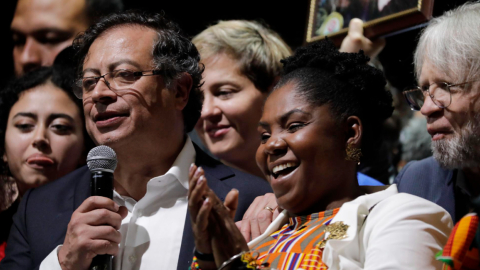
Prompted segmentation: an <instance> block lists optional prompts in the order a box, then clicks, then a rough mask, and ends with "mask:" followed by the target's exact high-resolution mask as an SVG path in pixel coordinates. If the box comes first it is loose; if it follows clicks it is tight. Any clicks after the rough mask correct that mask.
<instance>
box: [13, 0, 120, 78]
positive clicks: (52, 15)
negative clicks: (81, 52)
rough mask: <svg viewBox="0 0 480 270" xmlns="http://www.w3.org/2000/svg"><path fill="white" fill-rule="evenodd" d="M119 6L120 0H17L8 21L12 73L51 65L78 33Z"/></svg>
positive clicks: (21, 72)
mask: <svg viewBox="0 0 480 270" xmlns="http://www.w3.org/2000/svg"><path fill="white" fill-rule="evenodd" d="M122 9H123V4H122V0H69V1H63V0H18V3H17V7H16V9H15V15H14V17H13V20H12V24H11V30H12V37H13V62H14V68H15V75H16V76H17V77H18V76H21V75H22V74H24V73H26V72H28V71H30V70H32V69H35V68H38V67H40V66H50V65H52V63H53V61H54V60H55V57H56V56H57V54H58V53H59V52H61V51H62V50H63V49H64V48H66V47H67V46H69V45H71V44H72V41H73V39H74V38H75V36H76V35H77V34H78V33H79V32H82V31H85V29H87V27H88V26H89V25H91V24H92V23H93V22H94V21H96V20H97V19H98V18H99V17H101V16H104V15H107V14H110V13H115V12H119V11H121V10H122Z"/></svg>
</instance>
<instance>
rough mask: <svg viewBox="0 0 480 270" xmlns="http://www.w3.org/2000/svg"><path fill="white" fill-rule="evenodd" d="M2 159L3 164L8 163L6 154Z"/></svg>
mask: <svg viewBox="0 0 480 270" xmlns="http://www.w3.org/2000/svg"><path fill="white" fill-rule="evenodd" d="M2 159H3V162H5V163H8V159H7V153H3V156H2Z"/></svg>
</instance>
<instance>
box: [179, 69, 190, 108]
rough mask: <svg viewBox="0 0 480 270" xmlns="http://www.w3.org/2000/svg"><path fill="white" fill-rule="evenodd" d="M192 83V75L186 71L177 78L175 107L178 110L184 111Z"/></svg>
mask: <svg viewBox="0 0 480 270" xmlns="http://www.w3.org/2000/svg"><path fill="white" fill-rule="evenodd" d="M192 85H193V80H192V76H191V75H190V74H188V73H186V72H184V73H182V74H181V75H180V78H178V79H176V80H175V108H177V109H178V110H180V111H182V110H183V109H184V108H185V106H187V103H188V97H189V96H190V91H191V90H192Z"/></svg>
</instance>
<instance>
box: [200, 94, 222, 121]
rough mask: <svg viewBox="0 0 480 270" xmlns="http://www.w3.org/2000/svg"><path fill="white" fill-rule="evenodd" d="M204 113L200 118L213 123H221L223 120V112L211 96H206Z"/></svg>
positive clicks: (203, 106) (203, 107)
mask: <svg viewBox="0 0 480 270" xmlns="http://www.w3.org/2000/svg"><path fill="white" fill-rule="evenodd" d="M204 95H205V96H204V100H203V105H202V112H201V114H200V117H201V118H202V119H204V120H209V121H211V122H219V121H220V120H221V118H222V110H221V109H220V108H219V107H218V106H217V105H216V104H215V98H214V97H212V96H211V95H210V94H208V93H205V94H204Z"/></svg>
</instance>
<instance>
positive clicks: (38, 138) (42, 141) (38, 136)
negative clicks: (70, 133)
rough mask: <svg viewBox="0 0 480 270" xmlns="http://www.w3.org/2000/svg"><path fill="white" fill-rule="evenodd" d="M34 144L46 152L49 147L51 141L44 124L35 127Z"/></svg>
mask: <svg viewBox="0 0 480 270" xmlns="http://www.w3.org/2000/svg"><path fill="white" fill-rule="evenodd" d="M32 145H33V147H35V148H37V149H38V150H40V151H42V152H45V150H46V149H47V148H48V147H49V145H50V142H49V140H48V135H47V128H46V127H45V126H44V125H39V126H37V128H36V129H35V133H34V137H33V141H32Z"/></svg>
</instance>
